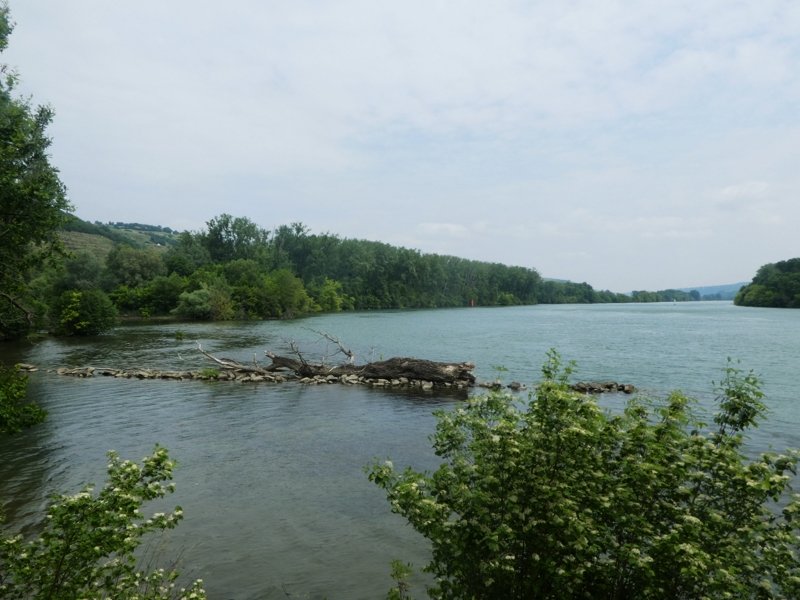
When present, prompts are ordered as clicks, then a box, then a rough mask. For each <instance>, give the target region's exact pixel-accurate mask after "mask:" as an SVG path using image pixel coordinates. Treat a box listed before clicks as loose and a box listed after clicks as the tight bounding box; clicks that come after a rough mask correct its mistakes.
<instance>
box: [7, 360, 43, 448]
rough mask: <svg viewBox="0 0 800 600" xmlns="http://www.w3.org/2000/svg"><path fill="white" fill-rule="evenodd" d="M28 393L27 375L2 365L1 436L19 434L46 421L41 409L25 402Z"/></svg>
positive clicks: (14, 368)
mask: <svg viewBox="0 0 800 600" xmlns="http://www.w3.org/2000/svg"><path fill="white" fill-rule="evenodd" d="M27 391H28V377H27V376H26V375H25V374H23V373H20V371H19V369H18V368H17V367H13V368H9V367H4V366H2V365H0V435H3V434H7V433H19V432H20V431H22V430H23V429H27V428H28V427H31V426H32V425H36V424H37V423H41V422H42V421H43V420H44V418H45V415H46V414H47V413H45V411H44V410H43V409H42V408H41V407H39V406H38V405H36V404H33V403H31V402H25V395H26V393H27Z"/></svg>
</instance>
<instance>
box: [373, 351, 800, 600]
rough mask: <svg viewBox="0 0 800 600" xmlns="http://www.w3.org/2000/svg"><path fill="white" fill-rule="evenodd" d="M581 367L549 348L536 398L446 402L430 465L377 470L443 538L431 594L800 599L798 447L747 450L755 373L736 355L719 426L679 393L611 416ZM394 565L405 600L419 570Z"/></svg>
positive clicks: (398, 507)
mask: <svg viewBox="0 0 800 600" xmlns="http://www.w3.org/2000/svg"><path fill="white" fill-rule="evenodd" d="M569 372H570V368H564V367H563V366H562V365H561V362H560V359H559V357H558V355H557V354H556V353H554V352H552V353H551V354H550V356H549V360H548V362H547V363H546V364H545V366H544V368H543V374H544V378H543V381H542V382H541V384H540V385H539V386H538V387H537V389H536V391H535V392H534V393H533V394H532V395H531V396H530V398H529V401H528V402H527V403H524V404H522V405H521V403H520V401H519V398H517V397H513V396H511V395H508V394H504V393H499V392H498V393H492V394H490V395H488V396H485V397H481V398H475V399H472V400H470V401H468V402H467V404H466V405H463V406H459V407H458V408H456V409H455V410H452V411H442V412H439V413H438V424H437V427H436V433H435V434H434V436H433V438H432V440H433V447H434V450H435V452H436V454H437V455H438V456H439V457H441V459H442V461H443V463H442V465H441V466H440V467H439V468H438V469H437V470H436V471H435V472H433V473H423V472H417V471H414V470H413V469H411V468H407V469H405V470H402V471H399V470H397V469H395V467H394V466H393V465H392V463H391V462H390V461H386V462H383V463H376V464H374V465H373V466H372V467H371V469H370V471H369V477H370V479H371V480H372V481H374V482H375V483H376V484H378V485H379V486H380V487H382V488H383V489H385V490H386V492H387V496H388V499H389V502H390V503H391V507H392V510H393V511H394V512H397V513H399V514H401V515H403V516H404V517H405V518H406V519H407V520H408V521H409V523H410V524H411V525H412V526H413V527H414V528H415V529H416V530H417V531H419V532H420V533H421V534H422V535H424V536H425V537H426V538H428V539H429V540H430V542H431V547H432V558H431V561H430V563H429V564H428V565H427V566H426V567H425V570H426V571H428V572H429V573H432V574H433V575H434V576H435V583H434V585H433V587H432V588H431V589H429V595H430V597H432V598H439V599H452V600H456V599H462V598H473V599H476V600H478V599H486V600H490V599H495V598H504V599H507V600H513V599H523V598H525V599H527V598H536V599H553V600H555V599H559V600H562V599H570V598H575V599H577V598H597V599H609V600H610V599H612V598H614V599H619V598H625V599H634V598H652V599H664V600H666V599H675V598H686V599H689V598H775V599H777V598H787V599H788V598H798V597H800V537H798V534H800V531H799V530H798V517H800V495H798V494H792V493H791V488H790V483H791V481H792V476H793V475H794V474H795V471H796V466H797V461H798V458H800V454H798V452H797V451H794V450H792V451H789V452H787V453H786V454H777V453H774V452H768V453H764V454H761V455H760V456H759V457H758V458H754V459H750V458H748V457H746V456H745V452H744V450H743V443H744V441H745V436H746V434H747V432H748V431H749V430H750V429H752V428H754V427H756V426H757V423H758V421H759V420H760V419H761V418H762V417H763V414H764V411H765V407H764V404H763V402H762V392H761V389H760V385H759V381H758V378H757V377H755V376H754V375H753V374H752V373H743V372H742V371H740V370H739V369H737V368H736V367H735V366H734V365H732V364H729V365H728V367H727V368H726V370H725V377H724V379H723V380H722V382H721V383H720V384H719V385H718V386H717V392H718V406H719V410H718V412H717V414H716V416H715V417H714V423H713V425H712V426H708V425H707V424H706V423H703V422H700V421H699V420H698V418H697V416H696V414H695V409H694V402H693V401H692V400H691V399H690V398H687V397H686V396H684V395H683V394H682V393H680V392H673V393H672V394H670V396H669V397H668V398H667V399H666V401H665V402H663V403H659V402H650V401H647V400H644V399H641V398H634V399H633V400H630V401H629V402H628V404H627V406H626V407H625V410H624V411H623V412H622V413H613V414H611V413H608V412H606V411H603V410H601V409H600V408H599V407H598V405H597V403H596V401H595V400H594V398H592V397H589V396H585V395H582V394H577V393H575V392H572V391H570V389H569V387H568V386H567V377H568V375H569ZM392 571H393V577H394V578H395V579H397V580H398V585H397V587H395V588H394V589H393V590H392V592H391V593H390V597H392V598H397V599H400V598H409V597H410V596H409V592H408V589H409V588H408V583H407V581H406V580H405V578H406V577H408V575H409V572H410V571H409V568H408V567H407V566H406V565H403V564H402V563H395V564H394V566H393V569H392Z"/></svg>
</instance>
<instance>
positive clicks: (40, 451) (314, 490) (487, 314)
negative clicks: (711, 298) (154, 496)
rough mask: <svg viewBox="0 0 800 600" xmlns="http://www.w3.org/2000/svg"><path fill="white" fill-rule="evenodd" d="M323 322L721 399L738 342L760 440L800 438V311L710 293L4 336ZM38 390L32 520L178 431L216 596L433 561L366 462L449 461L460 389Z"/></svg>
mask: <svg viewBox="0 0 800 600" xmlns="http://www.w3.org/2000/svg"><path fill="white" fill-rule="evenodd" d="M313 330H319V331H327V332H329V333H331V334H332V335H335V336H336V337H338V338H339V339H341V340H342V341H343V343H345V345H347V346H348V347H350V348H351V349H353V350H354V351H355V352H356V355H357V358H358V360H359V362H366V361H368V360H378V359H381V358H389V357H391V356H401V355H405V356H419V357H424V358H429V359H433V360H448V361H450V360H452V361H462V360H471V361H473V362H475V363H476V365H477V368H476V374H477V375H478V376H479V378H482V379H492V378H494V377H495V376H497V375H498V372H497V371H496V370H495V369H494V368H493V366H496V365H497V366H499V365H502V366H504V367H505V368H507V369H508V371H507V372H503V373H500V375H501V376H502V377H503V378H504V379H506V380H508V381H511V380H518V381H522V382H526V383H530V382H532V381H534V380H535V379H536V377H537V373H538V369H539V367H540V365H541V363H542V361H543V359H544V355H545V352H546V351H547V349H548V348H551V347H556V348H558V349H559V350H560V351H561V353H562V355H563V356H564V357H565V358H567V359H575V360H577V362H578V376H579V377H580V378H583V379H615V380H618V381H625V382H631V383H634V384H636V385H637V386H639V387H641V388H644V389H645V390H648V391H650V392H652V393H654V394H663V393H665V392H666V391H667V390H669V389H672V388H678V387H679V388H682V389H684V390H685V391H686V392H688V393H691V394H695V395H697V396H698V397H700V398H701V400H702V401H703V402H709V401H710V399H711V398H712V396H713V394H712V393H711V386H710V380H711V379H714V378H719V376H720V369H721V368H722V367H723V366H724V364H725V359H726V357H727V356H733V357H736V358H740V359H741V360H742V361H743V364H744V365H745V366H746V367H748V368H750V367H752V368H753V369H754V370H756V371H757V372H759V373H761V374H762V375H763V376H764V378H765V381H766V391H767V393H768V401H769V403H770V408H771V411H772V414H771V417H770V419H769V421H768V422H767V423H766V424H765V426H764V428H763V431H762V432H760V433H759V435H758V436H756V437H754V439H753V440H751V443H752V444H754V445H755V446H758V447H766V446H768V445H770V444H773V445H774V446H775V447H777V448H783V447H786V446H788V445H792V446H800V439H799V438H800V436H799V435H798V425H799V424H800V413H799V412H798V410H799V409H798V403H797V402H796V393H795V388H796V383H795V380H796V377H795V373H797V372H798V366H800V365H798V360H799V359H800V311H772V310H760V309H738V308H735V307H733V306H731V305H730V304H726V303H702V304H701V303H697V304H691V305H678V306H673V305H642V306H568V307H520V308H504V309H463V310H447V311H414V312H374V313H356V314H345V315H326V316H318V317H313V318H310V319H305V320H303V321H297V322H263V323H246V324H212V325H208V324H170V325H163V326H160V325H159V326H155V325H148V324H143V325H136V326H130V327H123V328H119V329H118V330H116V331H115V332H114V333H113V334H111V335H106V336H100V337H98V338H94V339H91V340H45V341H43V342H41V343H40V344H37V345H34V346H15V347H10V346H4V347H0V358H2V359H3V360H5V361H6V362H9V361H15V360H24V361H25V362H32V363H34V364H37V365H39V366H41V367H43V368H44V369H46V368H54V367H57V366H86V365H93V366H111V367H126V368H128V367H150V368H165V369H196V368H200V367H202V366H205V363H204V362H203V359H202V357H200V355H199V354H198V353H197V351H196V345H197V343H198V342H199V343H201V344H202V345H203V347H204V348H206V349H208V350H210V351H212V352H215V353H218V354H221V355H225V356H230V357H231V358H234V359H237V360H240V361H251V360H253V358H254V356H255V358H256V359H257V360H263V353H264V350H267V349H270V350H274V351H275V352H277V353H286V352H287V351H288V349H289V345H290V343H291V342H292V341H295V342H297V344H298V345H299V346H300V347H302V348H305V349H308V350H309V351H310V352H312V353H317V354H319V355H330V354H332V353H333V352H334V351H335V349H332V348H331V347H330V344H329V342H325V341H324V340H322V339H321V338H320V336H319V335H318V334H317V333H315V332H314V331H313ZM178 331H180V332H181V333H182V339H178V337H179V336H176V333H177V332H178ZM30 395H31V396H32V397H33V398H36V399H38V400H39V401H40V402H41V403H42V404H43V405H44V406H45V407H46V408H47V409H48V411H49V418H48V420H47V421H46V423H44V424H43V425H41V426H38V427H36V428H34V429H33V430H32V431H29V432H27V433H26V434H24V435H21V436H16V437H13V438H8V437H6V438H2V439H0V499H2V502H3V504H4V507H5V509H6V512H7V515H8V518H9V522H10V523H12V524H13V526H14V527H15V528H16V529H17V530H21V531H24V532H26V533H27V532H30V531H31V530H32V527H33V526H34V524H35V523H36V522H37V520H38V519H39V517H40V515H41V512H42V510H43V508H44V506H45V504H46V498H47V496H48V495H49V494H51V493H53V492H56V491H71V492H72V491H76V490H77V489H79V488H80V487H81V486H82V485H84V484H85V483H87V482H97V483H98V484H99V483H101V482H102V481H103V479H104V475H105V473H104V468H105V463H106V461H105V453H106V451H107V450H109V449H111V448H113V449H116V450H117V451H118V452H119V453H120V454H121V455H122V456H123V457H126V458H134V459H136V458H141V457H143V456H145V455H146V454H148V453H149V452H150V451H151V450H152V447H153V445H154V444H156V443H160V444H162V445H164V446H166V447H167V448H169V449H170V453H171V455H172V456H174V457H175V458H177V459H178V461H179V463H180V466H179V469H178V470H177V473H176V482H177V486H178V491H177V492H176V494H175V495H174V496H173V497H172V498H170V499H169V503H170V504H180V505H182V506H183V508H184V510H185V514H186V518H185V521H184V522H183V523H182V524H181V526H180V527H178V529H176V530H175V531H173V532H170V535H169V538H168V541H167V542H166V543H167V546H166V548H165V550H164V552H165V553H166V554H165V555H170V554H177V553H178V551H183V562H184V564H185V567H186V568H187V569H189V570H190V571H191V572H190V573H189V575H193V576H201V577H203V578H204V579H205V581H206V582H207V587H208V589H209V590H210V592H211V596H212V597H216V598H237V599H238V598H285V597H287V595H289V596H290V597H299V598H306V597H307V598H323V597H327V598H331V599H336V598H348V599H350V598H376V597H383V596H385V592H386V590H387V589H388V587H389V586H390V585H391V582H390V580H389V577H388V571H389V563H390V561H391V560H392V559H394V558H401V559H404V560H411V561H413V562H414V563H415V564H417V565H418V566H421V565H422V564H424V562H425V560H426V556H427V546H426V544H425V541H424V540H422V539H421V538H420V537H419V536H417V534H415V533H414V532H413V531H412V530H411V529H410V528H409V527H408V526H407V525H406V524H405V522H404V520H403V519H401V518H400V517H398V516H396V515H392V514H391V513H390V511H389V507H388V504H387V503H386V501H385V498H384V497H383V494H382V492H381V491H380V490H379V489H378V488H377V487H376V486H373V485H371V484H370V483H369V482H368V481H367V479H366V476H365V474H364V470H363V469H364V466H365V465H367V464H369V463H370V462H371V461H373V460H374V459H384V458H386V457H391V458H392V460H393V461H394V463H395V464H396V465H406V464H410V465H414V466H415V467H417V468H429V469H433V468H435V466H436V457H435V456H433V455H432V452H431V450H430V444H429V439H428V438H429V436H430V434H431V433H432V432H433V428H434V424H435V419H434V418H433V416H432V412H433V410H435V409H437V408H447V407H449V406H452V405H454V404H456V403H458V402H459V401H460V399H461V397H460V396H458V395H455V396H450V397H447V396H444V397H443V396H433V395H431V394H423V393H421V392H415V393H410V392H398V391H388V390H373V389H368V388H364V387H358V386H357V387H345V386H339V385H322V386H312V387H304V386H301V385H298V384H284V385H270V384H239V383H228V382H212V383H208V382H191V381H185V382H170V381H138V380H136V381H132V380H117V379H113V378H103V377H98V378H92V379H72V378H68V377H59V376H57V375H55V374H52V373H47V372H44V371H40V372H38V373H35V374H32V375H31V383H30ZM608 403H609V404H613V401H608ZM192 569H193V570H192ZM418 587H419V586H418ZM417 595H418V596H421V595H423V594H422V593H418V594H417Z"/></svg>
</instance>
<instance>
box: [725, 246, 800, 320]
mask: <svg viewBox="0 0 800 600" xmlns="http://www.w3.org/2000/svg"><path fill="white" fill-rule="evenodd" d="M733 302H734V304H736V305H738V306H764V307H772V308H800V258H791V259H789V260H782V261H780V262H776V263H769V264H766V265H764V266H762V267H761V268H760V269H759V270H758V272H757V273H756V276H755V277H753V281H752V282H750V283H749V284H747V285H746V286H744V287H743V288H742V289H741V290H739V293H738V294H736V298H734V301H733Z"/></svg>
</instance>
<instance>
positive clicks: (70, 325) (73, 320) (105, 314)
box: [51, 289, 117, 335]
mask: <svg viewBox="0 0 800 600" xmlns="http://www.w3.org/2000/svg"><path fill="white" fill-rule="evenodd" d="M51 318H52V320H53V322H52V325H51V327H52V330H53V332H54V333H56V334H57V335H97V334H99V333H103V332H104V331H107V330H109V329H111V328H112V327H113V326H114V324H115V323H116V321H117V309H116V307H115V306H114V304H113V303H112V302H111V300H109V298H108V296H106V295H105V294H104V293H103V292H101V291H100V290H93V289H89V290H82V291H81V290H69V291H66V292H64V293H63V294H61V295H60V296H58V298H56V299H55V301H54V302H53V306H52V309H51Z"/></svg>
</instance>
